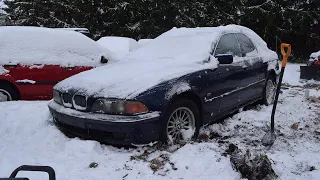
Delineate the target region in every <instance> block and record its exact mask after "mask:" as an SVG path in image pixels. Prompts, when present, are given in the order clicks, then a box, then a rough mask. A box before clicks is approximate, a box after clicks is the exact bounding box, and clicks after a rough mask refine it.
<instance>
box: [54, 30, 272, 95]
mask: <svg viewBox="0 0 320 180" xmlns="http://www.w3.org/2000/svg"><path fill="white" fill-rule="evenodd" d="M226 32H242V33H244V34H246V35H247V36H248V37H250V38H251V39H252V41H253V42H254V43H255V45H256V47H257V49H258V51H259V53H260V54H261V55H262V56H263V58H264V60H265V61H268V60H274V59H277V58H278V57H277V55H276V53H274V52H273V51H271V50H269V49H268V48H267V44H266V43H265V42H264V41H263V40H262V39H261V38H260V37H259V36H258V35H256V34H255V33H254V32H253V31H251V30H250V29H247V28H244V27H241V26H236V25H229V26H221V27H215V28H209V27H208V28H179V29H178V28H173V29H172V30H170V31H168V32H166V33H164V34H162V35H161V36H159V37H158V38H156V39H154V40H152V41H151V42H150V43H148V45H146V46H144V47H141V48H139V49H137V50H136V51H133V52H131V53H129V54H128V56H126V58H125V59H123V60H121V61H120V62H118V63H112V64H109V65H108V66H104V67H100V68H96V69H94V70H90V71H86V72H83V73H80V74H78V75H75V76H73V77H71V78H68V79H66V80H64V81H62V82H60V83H58V84H57V85H56V86H55V89H57V90H60V91H69V90H72V91H74V90H76V91H78V92H79V93H84V94H87V95H94V96H97V97H110V98H122V99H126V98H128V99H130V98H134V97H136V96H137V95H139V94H141V93H142V92H144V91H146V90H148V89H150V88H152V87H154V86H156V85H158V84H160V83H162V82H165V81H168V80H171V79H174V78H179V77H181V76H183V75H186V74H189V73H192V72H196V71H201V70H205V69H215V68H217V64H218V62H217V60H216V58H214V57H212V55H211V54H212V49H214V46H215V44H216V42H217V41H218V39H219V37H220V36H221V35H222V34H224V33H226Z"/></svg>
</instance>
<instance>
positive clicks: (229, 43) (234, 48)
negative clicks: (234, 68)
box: [214, 34, 241, 57]
mask: <svg viewBox="0 0 320 180" xmlns="http://www.w3.org/2000/svg"><path fill="white" fill-rule="evenodd" d="M220 54H231V55H233V57H235V56H238V57H241V49H240V45H239V42H238V39H237V37H236V35H235V34H225V35H223V36H221V38H220V40H219V43H218V45H217V47H216V51H215V54H214V55H215V56H217V55H220Z"/></svg>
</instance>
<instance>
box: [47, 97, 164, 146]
mask: <svg viewBox="0 0 320 180" xmlns="http://www.w3.org/2000/svg"><path fill="white" fill-rule="evenodd" d="M48 107H49V110H50V112H51V114H52V117H53V119H54V122H55V124H56V125H57V126H58V127H59V128H60V130H61V131H63V132H64V133H65V134H67V135H69V136H77V137H80V138H82V139H89V140H97V141H99V142H102V143H107V144H118V145H132V144H148V143H150V142H154V141H158V140H159V129H160V127H161V126H160V118H159V117H160V115H159V113H158V112H153V113H148V114H144V115H137V116H121V115H106V114H93V113H85V112H79V111H76V110H73V109H69V108H65V107H63V106H61V105H59V104H57V103H56V102H54V101H50V103H49V105H48Z"/></svg>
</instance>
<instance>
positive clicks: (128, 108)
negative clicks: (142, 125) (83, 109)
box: [91, 99, 148, 115]
mask: <svg viewBox="0 0 320 180" xmlns="http://www.w3.org/2000/svg"><path fill="white" fill-rule="evenodd" d="M91 112H95V113H105V114H124V115H135V114H142V113H146V112H148V108H147V107H146V106H145V105H144V104H142V103H141V102H138V101H124V100H108V99H97V100H96V101H95V102H94V103H93V105H92V108H91Z"/></svg>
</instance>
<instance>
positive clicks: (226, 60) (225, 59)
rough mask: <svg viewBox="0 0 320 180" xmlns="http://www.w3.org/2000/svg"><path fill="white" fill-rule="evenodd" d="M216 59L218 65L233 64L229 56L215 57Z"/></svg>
mask: <svg viewBox="0 0 320 180" xmlns="http://www.w3.org/2000/svg"><path fill="white" fill-rule="evenodd" d="M216 58H218V61H219V64H231V63H233V56H232V55H231V54H222V55H217V56H216Z"/></svg>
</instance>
